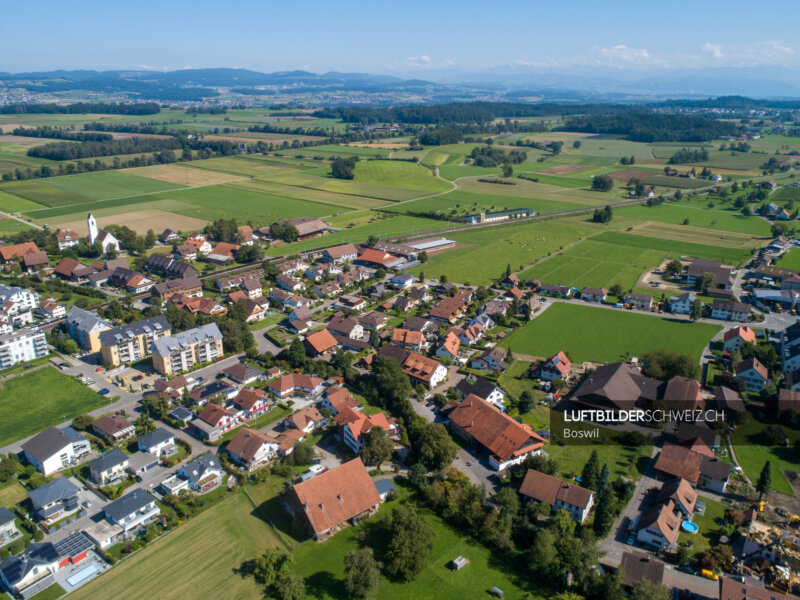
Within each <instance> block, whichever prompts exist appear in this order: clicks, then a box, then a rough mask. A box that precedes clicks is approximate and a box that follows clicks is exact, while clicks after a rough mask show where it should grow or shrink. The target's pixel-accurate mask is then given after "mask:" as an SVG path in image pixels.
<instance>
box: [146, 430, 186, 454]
mask: <svg viewBox="0 0 800 600" xmlns="http://www.w3.org/2000/svg"><path fill="white" fill-rule="evenodd" d="M136 444H137V445H138V447H139V450H140V451H141V452H146V453H147V454H152V455H154V456H161V455H162V454H163V455H164V456H172V455H173V454H175V453H176V452H177V451H178V447H177V446H176V445H175V435H174V434H173V433H172V432H170V431H167V430H166V429H164V428H163V427H159V428H158V429H155V430H154V431H151V432H150V433H145V434H144V435H140V436H139V438H138V439H137V440H136Z"/></svg>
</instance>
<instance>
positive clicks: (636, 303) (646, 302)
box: [625, 293, 675, 312]
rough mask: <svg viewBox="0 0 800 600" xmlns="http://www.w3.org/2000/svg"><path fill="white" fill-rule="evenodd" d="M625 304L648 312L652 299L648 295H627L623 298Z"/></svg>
mask: <svg viewBox="0 0 800 600" xmlns="http://www.w3.org/2000/svg"><path fill="white" fill-rule="evenodd" d="M625 303H626V304H629V305H631V306H633V307H634V308H638V309H640V310H650V308H651V307H652V306H653V297H652V296H650V295H649V294H638V293H633V294H628V295H627V296H626V297H625ZM673 312H675V311H673Z"/></svg>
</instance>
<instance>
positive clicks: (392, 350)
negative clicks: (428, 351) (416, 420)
mask: <svg viewBox="0 0 800 600" xmlns="http://www.w3.org/2000/svg"><path fill="white" fill-rule="evenodd" d="M378 353H379V354H380V355H381V356H388V357H389V358H393V359H395V360H396V361H397V362H399V363H400V364H401V365H402V367H403V372H404V373H405V374H406V375H408V376H409V378H410V379H411V383H412V384H414V385H417V384H421V385H422V386H423V387H425V388H426V389H429V390H432V389H433V388H435V387H436V386H438V385H440V384H441V383H442V382H444V381H445V380H446V379H447V368H446V367H445V366H444V365H443V364H442V363H440V362H439V361H438V360H434V359H432V358H428V357H427V356H422V355H421V354H417V353H416V352H411V351H409V350H404V349H403V348H398V347H397V346H394V345H392V344H387V345H385V346H382V347H381V349H380V350H379V352H378Z"/></svg>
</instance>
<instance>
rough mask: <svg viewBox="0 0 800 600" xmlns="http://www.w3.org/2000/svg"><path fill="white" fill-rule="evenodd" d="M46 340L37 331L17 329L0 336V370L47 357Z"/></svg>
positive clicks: (40, 332) (41, 332) (42, 333)
mask: <svg viewBox="0 0 800 600" xmlns="http://www.w3.org/2000/svg"><path fill="white" fill-rule="evenodd" d="M49 352H50V351H49V350H48V349H47V338H46V337H45V335H44V332H43V331H39V330H38V329H18V330H16V331H12V332H11V333H5V334H2V335H0V369H6V368H8V367H10V366H12V365H15V364H17V363H20V362H25V361H28V360H33V359H34V358H39V357H41V356H47V354H48V353H49Z"/></svg>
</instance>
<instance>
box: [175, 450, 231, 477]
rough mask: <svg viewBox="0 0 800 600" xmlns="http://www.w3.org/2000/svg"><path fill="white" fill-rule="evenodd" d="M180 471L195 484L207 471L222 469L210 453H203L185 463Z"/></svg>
mask: <svg viewBox="0 0 800 600" xmlns="http://www.w3.org/2000/svg"><path fill="white" fill-rule="evenodd" d="M181 471H182V472H183V473H184V474H185V475H186V478H187V479H188V480H189V481H190V482H192V483H193V484H197V482H198V481H200V480H201V479H202V478H203V477H204V476H205V475H206V474H207V473H208V472H209V471H220V472H221V471H222V467H221V466H220V464H219V463H218V462H217V459H216V458H214V456H213V455H212V454H204V455H203V456H201V457H199V458H196V459H194V460H193V461H192V462H190V463H189V464H187V465H185V466H184V467H183V468H182V469H181Z"/></svg>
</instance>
